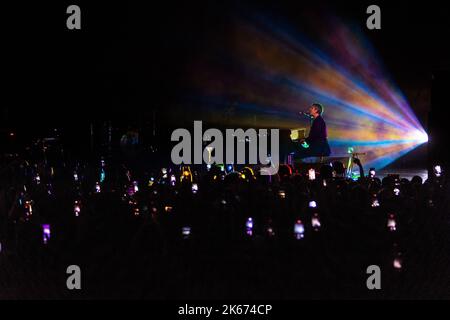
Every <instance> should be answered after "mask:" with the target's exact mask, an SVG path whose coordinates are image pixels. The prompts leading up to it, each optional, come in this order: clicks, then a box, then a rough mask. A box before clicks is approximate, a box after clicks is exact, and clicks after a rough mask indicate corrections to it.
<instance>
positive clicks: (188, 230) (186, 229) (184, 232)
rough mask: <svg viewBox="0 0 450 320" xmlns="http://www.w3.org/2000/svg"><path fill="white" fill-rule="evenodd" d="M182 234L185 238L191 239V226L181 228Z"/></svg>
mask: <svg viewBox="0 0 450 320" xmlns="http://www.w3.org/2000/svg"><path fill="white" fill-rule="evenodd" d="M181 235H182V236H183V239H189V238H190V236H191V227H183V228H181Z"/></svg>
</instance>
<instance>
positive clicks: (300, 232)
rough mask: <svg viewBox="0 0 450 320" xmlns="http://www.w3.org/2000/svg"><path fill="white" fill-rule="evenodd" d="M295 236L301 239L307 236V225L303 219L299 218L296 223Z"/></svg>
mask: <svg viewBox="0 0 450 320" xmlns="http://www.w3.org/2000/svg"><path fill="white" fill-rule="evenodd" d="M294 236H295V239H297V240H300V239H303V238H304V237H305V226H304V225H303V223H302V221H301V220H297V221H296V222H295V225H294Z"/></svg>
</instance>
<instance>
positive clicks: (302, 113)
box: [299, 111, 312, 119]
mask: <svg viewBox="0 0 450 320" xmlns="http://www.w3.org/2000/svg"><path fill="white" fill-rule="evenodd" d="M299 114H300V115H301V116H305V117H307V118H310V119H311V118H312V116H311V115H310V114H309V113H306V112H304V111H300V112H299Z"/></svg>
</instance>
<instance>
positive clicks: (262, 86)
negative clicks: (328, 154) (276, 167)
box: [190, 15, 428, 169]
mask: <svg viewBox="0 0 450 320" xmlns="http://www.w3.org/2000/svg"><path fill="white" fill-rule="evenodd" d="M324 22H326V23H324ZM234 30H235V32H234V33H233V34H234V37H233V41H232V42H233V44H232V45H231V46H229V47H227V48H221V50H219V51H218V52H220V54H218V55H217V56H220V58H218V59H212V58H211V55H209V56H205V57H202V61H201V62H198V63H194V64H193V65H192V72H191V74H192V77H191V79H190V83H192V84H193V88H191V89H194V90H193V92H195V94H193V96H191V97H194V100H195V101H197V102H201V103H202V104H205V105H207V106H208V108H209V109H210V110H213V111H218V112H216V113H215V115H216V116H212V117H211V119H212V120H213V122H217V123H219V124H220V123H222V124H224V122H225V119H226V118H227V117H224V116H223V114H224V113H226V110H227V109H228V108H229V107H230V104H231V103H233V102H232V101H230V99H234V100H236V101H237V102H236V101H234V104H235V105H234V107H235V108H237V109H238V110H235V112H234V113H233V114H232V121H233V125H235V126H255V125H258V126H264V127H279V128H298V127H301V126H304V127H309V124H308V123H307V122H306V121H305V120H302V119H300V118H299V117H298V116H297V112H298V111H301V110H305V109H306V108H307V107H308V106H309V105H310V104H311V103H312V102H314V101H318V102H321V103H322V104H324V105H325V114H324V117H325V120H326V122H327V125H328V134H329V141H330V145H331V149H332V153H333V154H345V153H346V150H347V148H348V147H350V146H351V147H354V148H355V151H356V152H361V153H366V156H365V157H363V159H362V160H363V163H364V164H365V166H367V167H369V166H370V167H375V168H377V169H380V168H382V167H384V166H386V165H388V164H389V163H391V162H392V161H394V160H395V159H397V158H399V157H401V156H402V155H404V154H406V153H407V152H410V151H411V150H413V149H415V148H416V147H418V146H419V145H421V144H423V143H425V142H427V141H428V136H427V134H426V132H425V130H424V129H423V127H422V126H421V124H420V122H419V121H418V119H417V118H416V116H415V115H414V113H413V111H412V110H411V108H410V106H409V104H408V102H407V101H406V99H405V97H404V96H403V95H402V94H401V92H400V90H399V89H398V88H397V87H396V86H395V85H394V84H393V82H392V81H391V80H390V79H389V77H388V74H387V72H386V71H385V70H384V68H383V66H382V65H381V63H380V62H379V60H378V59H377V57H376V55H375V52H374V50H373V48H371V46H370V43H369V42H368V41H367V40H366V39H365V38H364V36H363V34H362V33H361V32H357V30H356V29H355V30H353V29H350V28H349V27H347V26H346V25H345V24H344V23H342V22H341V21H339V20H338V19H337V18H335V17H329V19H321V20H320V26H319V27H317V28H315V29H314V30H316V31H317V34H316V35H315V38H317V39H320V41H319V40H318V41H315V44H313V41H311V40H310V39H308V38H306V37H305V36H304V35H300V34H299V33H298V31H294V30H293V29H289V27H287V26H284V25H281V24H279V23H273V22H272V20H269V19H267V18H265V17H262V16H260V15H253V16H252V17H251V18H248V17H247V18H246V19H239V20H238V21H237V22H236V23H235V25H234ZM227 44H228V45H229V42H227ZM319 46H320V47H319ZM216 49H217V48H216ZM216 53H217V51H216ZM231 97H232V98H231ZM256 119H257V120H256ZM227 124H228V123H227Z"/></svg>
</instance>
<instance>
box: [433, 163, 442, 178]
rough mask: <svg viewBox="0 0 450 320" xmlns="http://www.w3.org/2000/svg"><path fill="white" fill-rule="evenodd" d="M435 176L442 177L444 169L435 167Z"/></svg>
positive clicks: (438, 166)
mask: <svg viewBox="0 0 450 320" xmlns="http://www.w3.org/2000/svg"><path fill="white" fill-rule="evenodd" d="M434 174H435V175H436V177H440V176H441V174H442V169H441V166H440V165H437V166H434Z"/></svg>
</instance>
